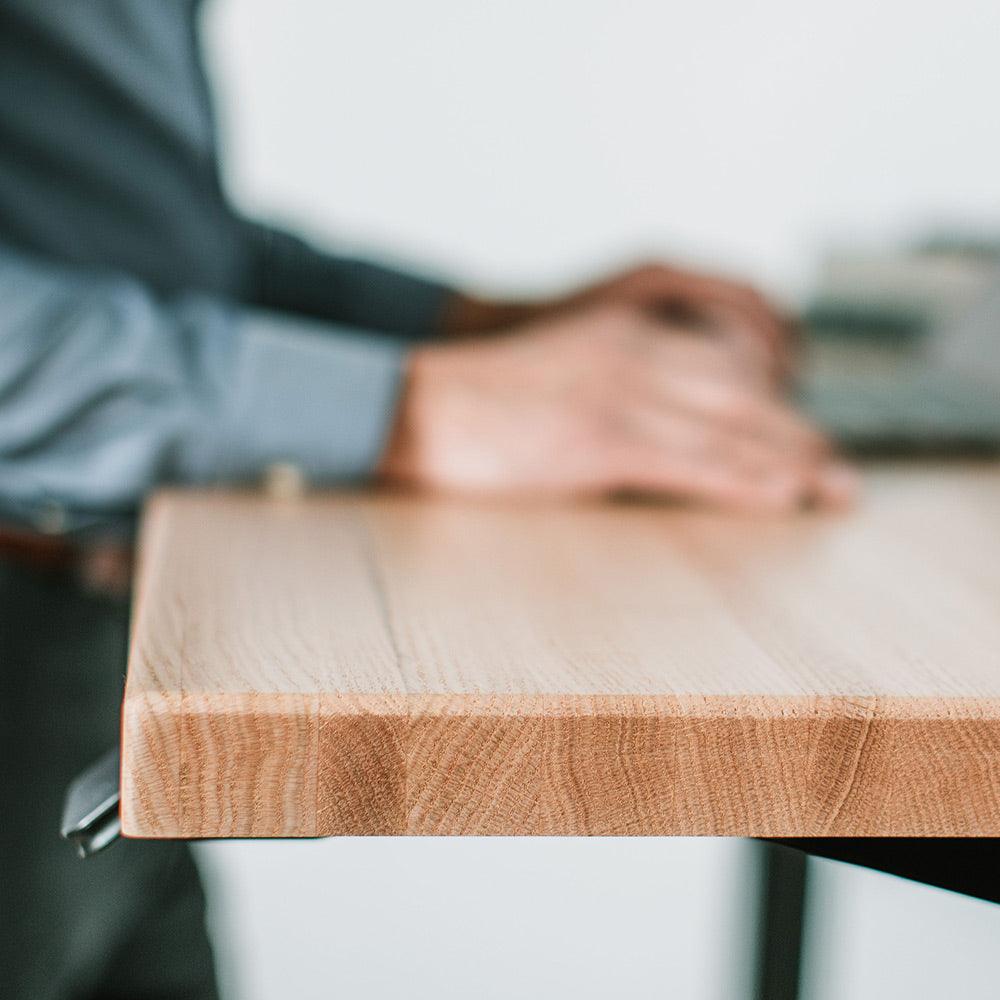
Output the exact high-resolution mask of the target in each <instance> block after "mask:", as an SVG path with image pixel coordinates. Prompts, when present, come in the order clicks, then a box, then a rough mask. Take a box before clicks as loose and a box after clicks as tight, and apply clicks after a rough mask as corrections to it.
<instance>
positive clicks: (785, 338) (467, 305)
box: [443, 264, 795, 381]
mask: <svg viewBox="0 0 1000 1000" xmlns="http://www.w3.org/2000/svg"><path fill="white" fill-rule="evenodd" d="M602 303H606V304H617V305H624V306H633V307H635V308H638V309H641V310H643V311H644V312H648V313H649V314H650V315H651V316H654V317H656V318H659V319H663V320H673V321H677V322H683V323H685V324H689V325H693V326H698V327H703V328H705V329H706V330H709V331H713V332H716V333H718V334H720V335H723V336H724V337H725V338H726V339H727V340H728V342H729V343H730V345H731V346H732V347H733V348H734V349H735V350H736V351H737V353H738V354H740V355H741V356H742V358H743V360H744V363H745V364H747V365H748V366H753V367H756V368H758V369H759V370H762V371H764V372H765V373H766V375H767V377H769V378H771V379H772V380H775V381H780V380H781V379H783V378H784V377H785V376H786V375H787V374H788V371H789V368H790V366H791V357H792V354H793V351H794V346H795V327H794V324H793V323H792V322H791V320H790V319H789V318H788V317H787V316H784V315H782V314H781V312H780V311H779V310H778V309H777V308H776V307H775V306H773V305H772V304H771V303H770V302H768V300H767V299H766V298H765V297H764V296H763V295H761V294H760V293H759V292H758V291H757V290H756V289H754V288H752V287H751V286H749V285H745V284H741V283H739V282H736V281H731V280H729V279H727V278H719V277H715V276H712V275H707V274H701V273H698V272H695V271H687V270H682V269H680V268H676V267H670V266H668V265H665V264H643V265H640V266H638V267H634V268H631V269H629V270H627V271H623V272H622V273H620V274H617V275H614V276H612V277H610V278H607V279H605V280H603V281H600V282H597V283H596V284H593V285H590V286H588V287H586V288H583V289H581V290H579V291H576V292H573V293H571V294H568V295H565V296H560V297H557V298H554V299H548V300H542V301H539V302H500V301H490V300H488V299H476V298H471V297H467V296H458V297H456V298H455V299H454V300H453V301H452V302H451V303H450V306H449V308H448V309H447V310H446V312H445V316H444V319H443V332H444V333H445V335H446V336H447V335H450V336H461V335H463V334H476V333H487V332H492V331H495V330H498V329H506V328H509V327H510V326H513V325H517V324H522V323H525V322H530V321H533V320H538V319H544V318H548V317H553V316H557V315H561V314H564V313H567V312H575V311H578V310H580V309H581V308H585V307H587V306H597V305H600V304H602Z"/></svg>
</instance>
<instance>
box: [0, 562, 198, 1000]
mask: <svg viewBox="0 0 1000 1000" xmlns="http://www.w3.org/2000/svg"><path fill="white" fill-rule="evenodd" d="M127 628H128V605H127V601H126V600H125V599H123V598H112V597H108V596H106V595H98V594H94V593H88V592H86V591H84V590H83V589H82V588H81V587H80V586H79V585H78V584H76V583H75V582H74V581H73V580H72V579H71V578H70V577H69V576H68V575H66V574H56V573H51V572H49V573H46V572H40V571H35V570H32V569H27V568H24V567H20V566H16V565H14V564H10V563H4V562H0V677H2V684H3V697H2V712H3V721H2V726H0V729H2V735H0V748H2V753H3V765H4V776H3V781H2V786H0V787H2V800H0V802H2V810H3V811H2V815H0V845H2V848H3V853H2V868H0V921H2V927H0V956H2V961H0V995H2V996H4V997H10V998H11V1000H99V998H100V1000H111V998H122V1000H125V998H128V1000H152V998H157V1000H168V998H181V997H183V998H185V1000H203V998H214V997H216V996H217V991H216V986H215V974H214V969H213V964H212V953H211V949H210V946H209V942H208V937H207V935H206V932H205V916H204V896H203V894H202V890H201V885H200V883H199V881H198V874H197V871H196V869H195V866H194V863H193V861H192V859H191V856H190V853H189V851H188V849H187V848H186V847H185V846H183V845H180V844H175V843H168V842H163V843H157V842H152V841H148V842H143V841H120V842H118V843H116V844H114V845H112V846H111V847H110V848H109V849H108V850H107V851H105V852H104V853H103V854H99V855H97V856H96V857H93V858H89V859H87V860H85V861H83V860H80V859H79V858H77V857H76V855H75V854H74V852H73V849H72V848H71V847H70V846H69V845H68V844H67V843H65V842H63V841H62V840H60V839H59V833H58V831H59V819H60V813H61V809H62V796H63V792H64V790H65V788H66V785H67V784H68V782H69V781H70V780H71V779H72V778H73V777H74V776H75V775H76V774H77V773H78V772H79V771H80V770H81V769H82V768H83V767H84V766H86V765H87V764H89V763H90V762H91V761H93V760H94V759H95V758H97V757H98V756H100V755H101V753H102V752H104V751H105V750H106V749H108V748H109V747H111V746H113V745H114V744H115V742H116V741H117V739H118V710H119V706H120V703H121V692H122V683H123V680H124V670H125V655H126V642H127Z"/></svg>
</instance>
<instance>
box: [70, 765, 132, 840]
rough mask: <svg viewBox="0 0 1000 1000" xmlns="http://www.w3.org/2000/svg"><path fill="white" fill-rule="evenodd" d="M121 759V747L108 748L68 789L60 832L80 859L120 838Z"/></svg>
mask: <svg viewBox="0 0 1000 1000" xmlns="http://www.w3.org/2000/svg"><path fill="white" fill-rule="evenodd" d="M120 771H121V760H120V756H119V751H118V747H115V748H114V749H113V750H109V751H108V752H107V753H106V754H105V755H104V756H103V757H101V758H100V760H98V761H95V763H93V764H91V765H90V767H88V768H87V769H86V771H84V772H83V773H82V774H81V775H80V776H79V777H77V778H74V779H73V781H72V783H71V784H70V786H69V788H68V789H67V790H66V800H65V802H64V804H63V815H62V825H61V827H60V832H61V833H62V836H63V838H64V839H65V840H69V841H72V842H73V843H74V844H75V845H76V849H77V853H78V854H79V855H80V857H81V858H87V857H90V855H92V854H96V853H97V852H98V851H103V850H104V848H105V847H107V846H108V845H109V844H111V843H113V842H114V841H115V840H117V839H118V836H119V834H120V833H121V829H122V825H121V819H120V818H119V815H118V800H119V779H120Z"/></svg>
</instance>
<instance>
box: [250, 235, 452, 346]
mask: <svg viewBox="0 0 1000 1000" xmlns="http://www.w3.org/2000/svg"><path fill="white" fill-rule="evenodd" d="M241 224H242V226H243V232H244V238H245V239H246V241H247V245H248V247H249V255H250V259H251V260H252V261H253V262H254V263H253V267H252V269H251V279H250V287H249V289H248V300H249V301H250V302H251V303H252V304H255V305H258V306H262V307H264V308H266V309H274V310H278V311H281V312H289V313H297V314H300V315H304V316H311V317H313V318H316V319H323V320H330V321H334V322H337V323H343V324H346V325H349V326H355V327H362V328H364V329H366V330H373V331H378V332H382V333H387V334H390V335H392V336H395V337H397V338H399V339H402V340H423V339H427V338H431V337H434V336H437V335H439V334H440V333H441V332H442V323H443V320H444V316H445V313H446V311H447V309H448V308H449V303H450V302H451V301H452V299H453V298H454V296H455V292H454V290H453V289H451V288H449V287H448V286H446V285H444V284H442V283H440V282H437V281H434V280H432V279H429V278H426V277H423V276H420V275H416V274H409V273H406V272H403V271H398V270H394V269H392V268H388V267H384V266H382V265H380V264H374V263H371V262H368V261H362V260H354V259H350V258H346V257H339V256H335V255H332V254H328V253H325V252H323V251H321V250H318V249H316V248H315V247H313V246H311V245H310V244H308V243H307V242H305V241H304V240H301V239H299V238H298V237H297V236H293V235H291V234H289V233H286V232H283V231H282V230H280V229H275V228H272V227H269V226H266V225H261V224H259V223H255V222H243V223H241Z"/></svg>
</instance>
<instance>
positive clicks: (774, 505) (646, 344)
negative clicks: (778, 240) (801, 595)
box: [605, 325, 856, 510]
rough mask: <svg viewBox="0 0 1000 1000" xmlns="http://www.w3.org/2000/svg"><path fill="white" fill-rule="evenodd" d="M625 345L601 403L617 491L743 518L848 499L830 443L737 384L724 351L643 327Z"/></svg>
mask: <svg viewBox="0 0 1000 1000" xmlns="http://www.w3.org/2000/svg"><path fill="white" fill-rule="evenodd" d="M624 344H627V346H628V347H629V350H628V352H627V356H626V359H625V360H626V362H627V363H626V364H625V365H624V367H621V368H619V369H617V371H618V374H619V381H618V383H617V385H616V387H615V390H614V392H613V393H611V394H609V395H608V396H607V397H605V401H606V409H607V412H608V413H609V414H611V415H613V420H612V421H610V426H611V428H612V430H613V432H614V434H615V441H614V457H613V460H612V463H611V465H612V468H613V470H614V471H613V477H614V480H615V485H616V486H617V487H620V488H625V489H634V490H652V491H655V492H667V493H671V494H673V495H678V496H684V497H691V498H695V499H699V500H705V501H708V502H711V503H714V504H719V505H723V506H727V507H739V508H747V509H769V510H782V509H790V508H794V507H798V506H803V505H806V504H809V503H820V504H824V505H837V506H841V505H844V504H845V503H849V502H850V500H851V499H852V498H853V496H854V494H855V492H856V480H855V477H854V476H853V473H852V472H851V471H850V470H849V469H848V468H846V467H845V466H844V465H843V464H842V463H840V462H839V461H838V460H837V459H836V456H835V454H834V450H833V448H832V446H831V444H830V442H829V441H828V440H827V438H826V437H825V436H824V435H822V434H821V433H820V432H819V431H817V430H816V429H815V428H814V427H813V426H812V425H811V424H810V423H809V422H808V421H807V420H805V419H804V418H803V417H802V416H800V415H799V414H798V413H796V412H795V411H794V410H793V409H792V408H791V407H789V406H788V405H786V404H785V403H784V402H782V401H781V400H779V399H777V398H776V397H774V396H773V395H772V394H771V393H769V392H763V391H761V389H760V387H759V386H754V385H753V384H751V383H749V382H748V381H747V380H746V379H743V378H740V377H739V376H738V374H737V373H736V371H735V370H734V368H733V366H732V364H731V363H730V364H728V366H727V364H726V362H725V361H724V360H723V358H724V356H725V355H726V351H725V350H724V349H722V348H719V347H718V346H717V345H713V344H711V343H710V342H706V341H704V340H698V339H695V338H692V337H690V336H684V335H677V334H670V335H668V336H664V335H663V333H662V331H660V332H659V333H655V332H650V328H649V327H648V326H647V327H643V326H641V325H640V326H637V327H635V328H634V329H633V331H632V337H631V339H630V340H629V341H627V342H624ZM623 346H624V345H623Z"/></svg>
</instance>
